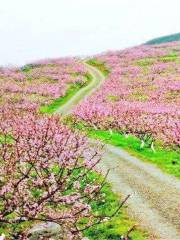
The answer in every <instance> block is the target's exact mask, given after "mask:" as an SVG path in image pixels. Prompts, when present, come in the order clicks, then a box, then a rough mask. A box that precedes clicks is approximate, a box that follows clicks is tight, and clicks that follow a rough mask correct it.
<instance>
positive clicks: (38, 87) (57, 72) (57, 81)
mask: <svg viewBox="0 0 180 240" xmlns="http://www.w3.org/2000/svg"><path fill="white" fill-rule="evenodd" d="M86 74H87V72H86V70H85V67H84V66H83V64H81V63H80V62H79V61H78V60H77V59H55V60H44V61H39V62H37V63H34V64H29V65H26V66H24V67H23V68H20V69H10V68H1V69H0V95H1V98H0V105H4V104H7V103H8V104H11V105H13V106H14V107H15V105H17V107H18V108H20V106H21V107H22V109H23V108H24V109H26V108H27V105H30V106H32V104H33V105H34V107H35V106H36V108H38V107H39V106H40V105H42V104H47V103H50V102H51V101H52V100H53V99H55V98H58V97H62V96H64V95H65V94H66V92H67V90H68V87H69V85H70V84H73V83H80V84H83V83H84V82H85V81H86V78H85V76H86Z"/></svg>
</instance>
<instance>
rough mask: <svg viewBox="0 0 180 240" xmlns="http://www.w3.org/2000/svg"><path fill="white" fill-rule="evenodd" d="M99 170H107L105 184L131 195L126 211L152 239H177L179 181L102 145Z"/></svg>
mask: <svg viewBox="0 0 180 240" xmlns="http://www.w3.org/2000/svg"><path fill="white" fill-rule="evenodd" d="M105 148H106V150H105V153H104V157H103V161H102V162H101V165H100V167H101V169H102V171H103V172H104V173H105V172H106V171H107V170H108V169H111V171H110V173H109V176H108V181H109V182H111V183H112V186H113V190H114V191H116V192H117V193H120V194H121V196H124V197H125V196H127V195H128V194H131V197H130V199H129V200H128V203H127V205H128V212H129V214H130V215H131V216H133V217H134V218H136V219H137V221H138V222H139V224H140V225H141V226H142V227H144V228H145V229H147V230H149V232H150V234H152V235H154V236H155V237H154V238H153V239H163V240H170V239H171V240H176V239H177V240H179V239H180V181H179V180H178V179H176V178H174V177H171V176H169V175H165V174H164V173H162V172H161V170H160V169H158V168H156V167H155V166H153V165H151V164H148V163H144V162H142V161H141V160H139V159H137V158H135V157H133V156H131V155H129V154H128V153H127V152H125V151H124V150H122V149H120V148H118V147H114V146H110V145H106V146H105Z"/></svg>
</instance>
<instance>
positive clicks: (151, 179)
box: [58, 64, 180, 240]
mask: <svg viewBox="0 0 180 240" xmlns="http://www.w3.org/2000/svg"><path fill="white" fill-rule="evenodd" d="M86 67H87V69H88V71H89V73H90V74H91V75H92V76H93V81H92V82H91V83H90V84H89V85H88V86H87V87H85V88H83V89H81V90H80V91H79V92H78V93H77V94H76V95H75V96H74V97H73V98H72V99H71V100H70V101H68V103H67V104H65V105H64V106H62V107H61V108H60V109H59V110H58V112H59V113H61V114H62V115H67V114H69V113H70V112H71V111H72V109H73V108H74V106H75V105H76V104H78V103H79V102H80V101H81V100H82V99H83V98H84V97H86V96H87V95H90V94H92V93H93V92H94V91H95V90H96V89H97V88H98V87H99V86H100V84H101V83H102V82H103V81H104V76H103V75H102V74H101V73H100V72H99V71H98V70H97V69H95V68H94V67H91V66H89V65H87V64H86ZM99 167H100V168H101V170H102V171H103V172H104V173H105V172H106V171H107V170H108V169H111V171H110V173H109V176H108V181H109V182H111V183H112V187H113V190H114V191H115V192H117V193H119V194H120V195H121V196H124V197H125V196H127V195H128V194H131V197H130V199H129V200H128V204H127V205H128V212H129V215H130V216H132V217H134V218H135V219H137V221H138V222H139V224H140V225H141V226H142V227H144V228H145V229H147V230H148V231H149V233H150V235H151V236H154V237H152V238H151V239H156V240H160V239H162V240H180V181H179V180H178V179H176V178H175V177H172V176H169V175H166V174H164V173H163V172H162V171H161V170H160V169H158V168H157V167H156V166H154V165H151V164H149V163H145V162H142V161H141V160H139V159H137V158H135V157H133V156H131V155H130V154H129V153H127V152H126V151H124V150H122V149H121V148H118V147H114V146H111V145H106V146H105V152H104V155H103V160H102V161H101V164H100V165H99Z"/></svg>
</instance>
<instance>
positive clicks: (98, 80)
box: [56, 63, 104, 116]
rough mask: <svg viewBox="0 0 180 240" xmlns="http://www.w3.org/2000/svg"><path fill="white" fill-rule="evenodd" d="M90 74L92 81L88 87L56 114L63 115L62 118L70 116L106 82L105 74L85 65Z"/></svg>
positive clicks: (81, 90)
mask: <svg viewBox="0 0 180 240" xmlns="http://www.w3.org/2000/svg"><path fill="white" fill-rule="evenodd" d="M84 64H85V66H86V68H87V70H88V72H89V73H90V74H91V76H92V77H93V78H92V81H91V82H90V84H88V85H87V86H86V87H84V88H82V89H80V90H79V91H78V92H77V93H76V94H75V95H74V96H73V97H72V98H71V99H70V100H69V101H68V102H67V103H66V104H64V105H63V106H62V107H60V108H59V109H58V110H57V111H56V113H59V114H61V115H62V116H66V115H68V114H70V113H71V112H72V110H73V108H74V107H75V106H76V105H77V104H78V103H79V102H80V101H82V100H83V99H84V98H85V97H87V96H89V95H91V94H92V93H93V92H94V91H96V90H97V88H98V87H100V85H101V84H102V82H103V81H104V76H103V74H102V73H101V72H100V71H98V70H97V69H96V68H94V67H91V66H90V65H88V64H86V63H84Z"/></svg>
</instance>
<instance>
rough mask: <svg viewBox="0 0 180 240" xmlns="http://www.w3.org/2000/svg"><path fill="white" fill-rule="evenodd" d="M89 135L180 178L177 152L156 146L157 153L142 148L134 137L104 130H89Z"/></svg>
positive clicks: (179, 156) (179, 160) (179, 158)
mask: <svg viewBox="0 0 180 240" xmlns="http://www.w3.org/2000/svg"><path fill="white" fill-rule="evenodd" d="M88 135H89V136H90V137H93V138H98V139H101V140H103V141H105V142H106V143H109V144H112V145H114V146H117V147H122V148H124V149H126V150H127V151H128V152H130V153H131V154H132V155H134V156H137V157H139V158H140V159H142V160H145V161H149V162H152V163H153V164H156V165H157V166H158V167H160V168H161V169H162V170H163V171H165V172H166V173H169V174H172V175H174V176H176V177H178V178H180V155H179V153H178V152H176V151H172V150H168V149H165V148H162V147H160V146H156V147H155V150H156V152H153V151H152V149H151V148H149V147H144V148H143V149H141V148H140V140H139V139H138V138H136V137H134V136H128V137H125V136H124V135H122V134H120V133H118V132H113V133H112V135H111V134H110V133H109V131H102V130H92V129H91V130H89V131H88Z"/></svg>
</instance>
